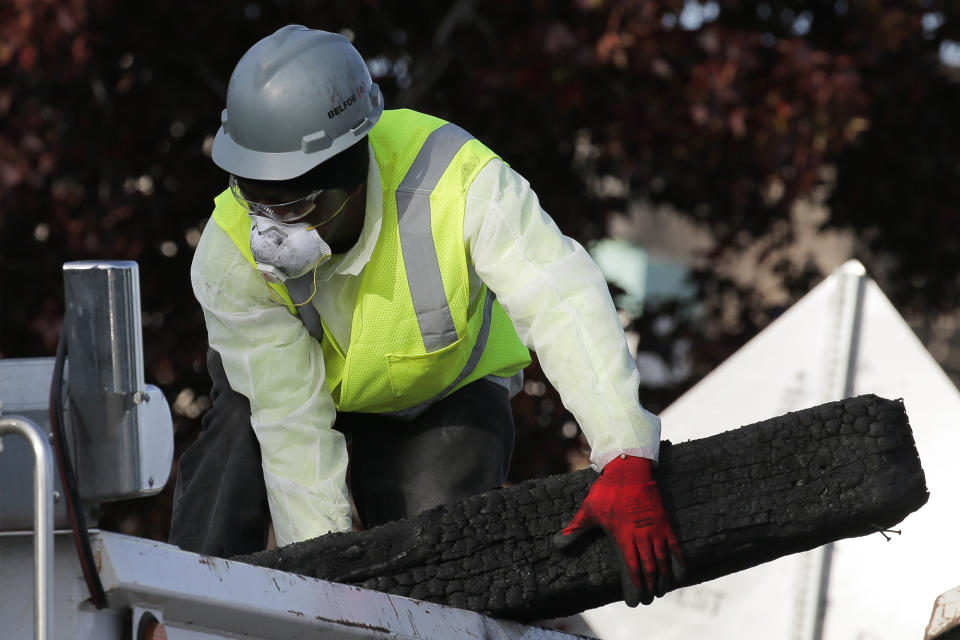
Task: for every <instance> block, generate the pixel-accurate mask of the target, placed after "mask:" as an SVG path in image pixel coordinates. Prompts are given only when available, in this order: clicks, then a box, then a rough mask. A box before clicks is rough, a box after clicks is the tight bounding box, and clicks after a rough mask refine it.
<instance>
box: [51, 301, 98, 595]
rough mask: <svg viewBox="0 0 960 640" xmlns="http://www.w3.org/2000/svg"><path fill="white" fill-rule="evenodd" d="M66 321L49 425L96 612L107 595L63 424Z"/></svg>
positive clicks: (60, 346) (84, 571)
mask: <svg viewBox="0 0 960 640" xmlns="http://www.w3.org/2000/svg"><path fill="white" fill-rule="evenodd" d="M66 327H67V321H66V318H64V323H63V329H62V330H61V332H60V340H59V341H58V342H57V356H56V359H55V360H54V365H53V381H52V382H51V384H50V425H51V426H52V427H53V449H54V453H55V455H56V458H57V468H58V469H59V471H60V484H61V485H62V486H63V494H64V499H65V500H66V504H67V514H68V515H69V516H70V523H71V525H72V527H73V541H74V543H76V546H77V555H78V557H79V559H80V569H81V570H82V571H83V578H84V580H85V581H86V582H87V590H88V591H90V600H91V601H92V602H93V605H94V606H95V607H96V608H97V609H103V608H104V607H106V606H107V594H106V593H105V592H104V590H103V584H102V583H101V582H100V574H99V572H98V571H97V564H96V562H95V561H94V559H93V550H92V549H91V548H90V532H89V531H88V530H87V519H86V517H85V516H84V513H83V505H82V504H81V503H80V492H79V490H78V489H77V477H76V475H75V474H74V472H73V464H72V463H71V461H70V454H69V452H68V451H67V448H68V447H67V438H66V431H65V429H64V425H63V417H64V412H63V396H62V387H63V368H64V363H65V362H66V359H67V339H66Z"/></svg>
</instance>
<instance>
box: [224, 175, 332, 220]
mask: <svg viewBox="0 0 960 640" xmlns="http://www.w3.org/2000/svg"><path fill="white" fill-rule="evenodd" d="M230 193H232V194H233V197H234V198H235V199H236V201H237V202H239V203H240V205H241V206H242V207H243V208H244V209H246V210H247V213H249V214H251V215H261V216H266V217H268V218H271V219H273V220H276V221H278V222H294V221H296V220H299V219H301V218H304V217H306V216H308V215H309V214H311V213H313V212H314V211H317V212H319V213H320V214H321V216H322V217H324V218H325V220H323V221H322V222H318V223H316V224H315V225H314V226H320V225H321V224H324V222H327V221H328V220H330V219H332V218H333V217H334V216H336V215H337V214H338V213H340V210H341V209H342V208H343V205H344V202H345V201H346V199H347V198H348V197H349V196H350V192H349V190H347V189H339V188H338V189H317V190H316V191H311V192H310V193H308V194H307V195H305V196H303V197H301V198H297V199H296V200H291V201H289V202H256V201H254V200H251V199H250V198H249V197H247V195H246V194H245V193H244V192H243V189H241V188H240V185H239V184H238V183H237V178H236V176H232V175H231V176H230Z"/></svg>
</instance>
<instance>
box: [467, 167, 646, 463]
mask: <svg viewBox="0 0 960 640" xmlns="http://www.w3.org/2000/svg"><path fill="white" fill-rule="evenodd" d="M464 241H465V242H466V244H467V250H468V254H469V256H470V259H471V262H472V264H473V266H474V269H475V270H476V272H477V275H478V276H479V277H480V279H481V280H483V282H485V283H486V285H487V286H488V287H489V288H490V290H492V291H493V292H494V293H496V295H497V300H498V301H499V302H500V304H501V305H502V306H503V309H504V311H506V313H507V315H508V316H509V317H510V319H511V320H513V324H514V326H515V327H516V330H517V334H518V335H519V337H520V339H521V340H522V341H523V343H524V344H525V345H526V346H527V347H528V348H530V349H532V350H534V351H536V353H537V358H538V359H539V362H540V365H541V366H542V368H543V371H544V373H545V374H546V376H547V378H548V379H549V380H550V382H551V384H553V386H554V387H555V388H556V389H557V391H558V392H559V394H560V398H561V400H562V401H563V404H564V406H565V407H566V408H567V410H568V411H570V412H571V413H572V414H573V416H574V418H575V419H576V420H577V422H578V423H579V425H580V428H581V429H582V431H583V433H584V435H585V436H586V439H587V442H588V443H589V444H590V447H591V450H592V451H591V456H590V459H591V462H593V464H595V465H597V466H598V467H600V468H602V467H603V466H604V465H606V463H607V462H609V461H610V460H612V459H613V458H615V457H617V456H618V455H620V454H621V453H626V454H627V455H635V456H642V457H645V458H650V459H652V460H654V461H656V460H657V457H658V454H659V449H660V420H659V418H657V416H655V415H653V414H652V413H650V412H648V411H646V410H645V409H644V408H643V407H642V406H641V404H640V401H639V393H638V386H639V382H640V375H639V373H638V371H637V366H636V362H635V361H634V359H633V357H632V356H631V354H630V351H629V349H628V347H627V342H626V338H625V336H624V332H623V328H622V326H621V324H620V320H619V317H618V315H617V311H616V308H615V307H614V305H613V300H612V299H611V297H610V293H609V290H608V289H607V283H606V281H605V279H604V277H603V274H602V273H601V271H600V268H599V267H598V266H597V265H596V263H595V262H594V261H593V259H592V258H591V257H590V255H589V254H588V253H587V252H586V251H585V250H584V248H583V247H582V246H581V245H580V244H579V243H577V242H576V241H575V240H573V239H571V238H568V237H566V236H564V235H563V234H562V233H561V232H560V230H559V229H558V228H557V226H556V224H555V223H554V222H553V220H552V219H551V218H550V216H548V215H547V213H546V212H545V211H543V209H542V208H541V207H540V203H539V200H538V199H537V196H536V194H535V193H534V192H533V190H532V189H531V188H530V185H529V183H528V182H527V181H526V180H525V179H523V178H522V177H521V176H520V175H519V174H517V173H516V172H515V171H513V170H512V169H510V168H509V167H508V166H507V165H506V164H505V163H503V162H502V161H500V160H496V159H495V160H493V161H491V162H490V163H488V164H487V165H486V166H485V167H484V168H483V169H482V170H481V172H480V173H479V174H478V175H477V177H476V179H475V180H474V182H473V184H472V185H471V186H470V189H469V192H468V195H467V207H466V215H465V219H464Z"/></svg>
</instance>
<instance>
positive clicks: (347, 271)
mask: <svg viewBox="0 0 960 640" xmlns="http://www.w3.org/2000/svg"><path fill="white" fill-rule="evenodd" d="M369 155H370V167H369V170H368V183H367V190H366V193H367V196H366V198H367V200H366V213H365V219H364V223H363V230H362V232H361V235H360V239H359V241H358V242H357V243H356V245H355V246H354V247H353V248H351V249H350V250H349V251H347V252H346V253H344V254H341V255H335V256H334V257H333V258H332V259H330V260H328V261H327V262H326V263H324V264H323V265H321V266H320V267H319V269H318V271H317V283H318V291H317V294H316V295H315V296H314V298H313V300H312V302H311V303H312V304H314V305H315V307H316V308H317V310H318V312H319V314H320V316H321V317H322V318H323V319H324V322H325V323H326V326H327V328H328V330H329V331H331V332H332V334H333V337H334V338H335V339H336V341H337V343H338V344H341V345H346V344H349V341H350V327H351V320H352V314H353V308H354V303H355V300H356V296H357V291H358V288H359V285H360V278H361V275H362V273H363V269H364V267H365V266H366V264H367V263H368V261H369V260H370V255H371V252H372V251H373V248H374V246H375V244H376V240H377V236H378V234H379V231H380V222H381V219H382V195H381V187H380V172H379V169H378V167H377V165H376V160H375V158H374V153H373V151H372V150H371V151H370V154H369ZM463 241H464V243H465V245H466V247H467V254H468V257H469V260H470V284H471V286H470V292H471V300H473V298H474V296H476V295H477V294H478V293H479V291H480V283H481V281H482V282H484V283H486V284H487V286H488V287H489V288H490V290H491V291H493V292H494V293H495V294H496V296H497V300H498V301H499V302H500V304H501V305H502V306H503V309H504V310H505V311H506V313H507V315H508V316H509V317H510V318H511V320H512V321H513V323H514V326H515V328H516V330H517V335H518V336H519V337H520V339H521V340H522V341H523V343H524V344H525V345H526V346H527V347H528V348H530V349H532V350H534V351H535V352H536V353H537V357H538V359H539V362H540V365H541V366H542V368H543V371H544V373H545V374H546V375H547V377H548V379H549V380H550V382H551V383H552V384H553V385H554V387H555V388H556V389H557V391H558V392H559V394H560V397H561V399H562V400H563V404H564V406H565V407H566V408H567V409H568V410H569V411H570V412H571V413H572V414H573V416H574V417H575V419H576V420H577V422H578V423H579V425H580V427H581V429H582V430H583V432H584V435H585V436H586V439H587V442H588V443H589V444H590V446H591V449H592V454H591V461H592V463H593V464H594V465H596V466H597V467H598V468H602V467H603V466H604V465H605V464H606V463H607V462H609V461H610V460H612V459H613V458H614V457H616V456H618V455H620V454H621V453H627V454H628V455H637V456H643V457H646V458H651V459H653V460H656V459H657V455H658V453H659V445H660V421H659V419H658V418H657V417H656V416H655V415H653V414H651V413H649V412H648V411H646V410H645V409H644V408H643V407H642V406H641V404H640V402H639V399H638V390H637V389H638V385H639V374H638V372H637V367H636V363H635V362H634V360H633V358H632V357H631V355H630V353H629V351H628V348H627V344H626V340H625V338H624V333H623V329H622V327H621V325H620V321H619V318H618V316H617V312H616V309H615V308H614V306H613V303H612V300H611V299H610V295H609V293H608V290H607V285H606V282H605V280H604V278H603V275H602V273H601V272H600V270H599V268H598V267H597V266H596V264H595V263H594V262H593V260H592V259H591V258H590V256H589V254H587V252H586V251H585V250H584V249H583V247H582V246H580V244H578V243H577V242H576V241H574V240H572V239H570V238H568V237H566V236H564V235H563V234H562V233H561V232H560V230H559V229H558V228H557V226H556V224H555V223H554V222H553V220H552V219H551V218H550V217H549V216H548V215H547V214H546V213H545V212H544V211H543V209H542V208H541V207H540V204H539V201H538V199H537V197H536V194H535V193H534V192H533V191H532V189H531V188H530V185H529V183H528V182H527V181H526V180H524V179H523V178H522V177H521V176H520V175H519V174H517V173H516V172H515V171H513V170H512V169H510V168H509V167H508V166H507V165H506V164H505V163H504V162H502V161H500V160H498V159H494V160H492V161H491V162H489V163H488V164H487V165H486V166H485V167H484V168H483V169H482V170H481V171H480V172H479V173H478V174H477V177H476V178H475V180H474V182H473V184H472V185H471V186H470V189H469V191H468V195H467V205H466V212H465V221H464V229H463ZM191 278H192V281H193V289H194V293H195V295H196V298H197V300H198V301H199V302H200V304H201V306H202V307H203V312H204V316H205V318H206V324H207V331H208V338H209V343H210V346H211V348H213V349H216V350H217V351H219V352H220V355H221V356H222V358H223V366H224V369H225V371H226V373H227V377H228V378H229V381H230V386H231V387H232V388H233V389H235V390H236V391H238V392H240V393H242V394H243V395H245V396H246V397H247V398H249V400H250V410H251V424H252V426H253V429H254V431H255V432H256V435H257V439H258V441H259V443H260V449H261V456H262V462H263V472H264V481H265V484H266V489H267V497H268V502H269V505H270V512H271V516H272V518H273V525H274V531H275V535H276V539H277V544H278V545H280V546H283V545H286V544H290V543H292V542H298V541H301V540H307V539H310V538H313V537H316V536H319V535H322V534H324V533H328V532H331V531H348V530H350V528H351V513H350V503H349V499H348V495H347V487H346V481H345V474H346V469H347V449H346V444H345V440H344V436H343V435H342V434H341V433H339V432H338V431H336V430H334V429H333V424H334V420H335V418H336V409H335V407H334V404H333V400H332V398H331V396H330V393H329V390H328V389H327V385H326V380H325V372H324V364H323V354H322V352H321V349H320V344H319V343H318V342H317V341H316V340H314V339H313V338H312V337H311V336H310V334H309V333H308V331H307V329H306V328H305V327H304V325H303V323H302V322H301V321H300V319H299V318H297V317H295V316H293V315H291V314H290V312H289V311H288V310H287V308H286V307H285V306H283V305H282V304H281V303H280V302H279V300H278V299H277V298H276V297H274V296H271V295H270V293H269V292H268V288H267V287H266V286H265V285H264V282H263V280H262V278H261V276H260V274H259V273H258V272H257V271H256V270H255V269H254V268H253V266H252V265H251V264H250V263H249V262H248V261H247V260H246V258H244V257H243V255H241V253H240V252H239V251H238V250H237V248H236V246H235V245H234V244H233V242H232V241H231V240H230V238H229V237H228V236H227V234H226V233H225V232H224V231H223V230H222V229H221V228H220V227H219V226H218V225H217V224H216V223H215V222H213V221H212V220H211V221H210V222H208V224H207V225H206V227H205V228H204V231H203V235H202V237H201V240H200V243H199V245H198V246H197V250H196V254H195V256H194V260H193V266H192V269H191Z"/></svg>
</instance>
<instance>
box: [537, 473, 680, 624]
mask: <svg viewBox="0 0 960 640" xmlns="http://www.w3.org/2000/svg"><path fill="white" fill-rule="evenodd" d="M595 526H599V527H601V528H603V530H604V532H605V533H606V534H607V535H608V536H610V537H611V538H612V539H613V541H614V542H615V543H616V545H617V547H618V548H619V550H620V555H621V558H622V560H623V563H622V564H621V579H622V581H623V599H624V601H625V602H626V603H627V605H629V606H631V607H635V606H637V604H638V603H640V602H642V603H643V604H650V603H651V602H653V598H654V596H662V595H663V594H664V593H666V591H667V590H669V589H671V588H673V587H674V586H676V584H677V582H678V581H679V580H681V579H682V577H683V575H682V574H683V571H684V567H685V563H684V560H683V554H682V553H681V551H680V544H679V543H678V542H677V538H676V536H674V534H673V528H672V527H671V526H670V521H669V519H668V518H667V511H666V509H664V507H663V500H662V498H661V497H660V489H659V488H658V487H657V483H656V481H655V480H654V479H653V472H652V462H651V461H650V460H648V459H647V458H639V457H635V456H626V455H622V456H620V457H619V458H615V459H614V460H612V461H611V462H609V463H608V464H607V465H606V466H605V467H604V469H603V472H602V473H601V474H600V477H598V478H597V479H596V480H595V481H594V483H593V486H591V487H590V491H589V492H588V493H587V497H586V498H584V500H583V504H581V505H580V509H579V511H577V513H576V515H575V516H574V517H573V520H571V521H570V524H568V525H567V527H566V528H565V529H564V530H563V531H561V532H560V534H559V535H558V536H557V538H556V541H557V544H558V545H559V546H561V547H566V546H568V545H570V544H571V543H572V542H573V541H574V540H575V539H577V538H578V537H579V536H580V535H581V534H582V533H584V532H585V531H587V530H589V529H591V528H593V527H595Z"/></svg>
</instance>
